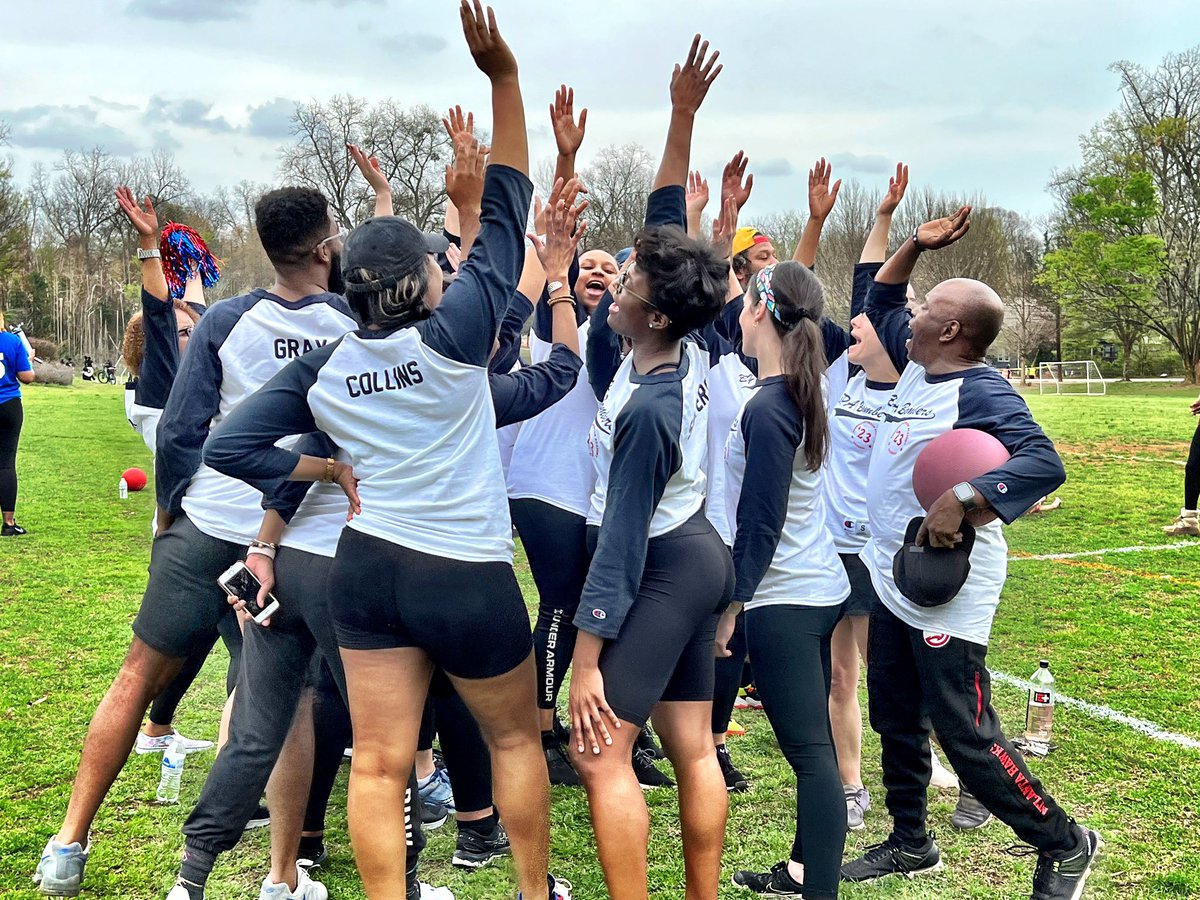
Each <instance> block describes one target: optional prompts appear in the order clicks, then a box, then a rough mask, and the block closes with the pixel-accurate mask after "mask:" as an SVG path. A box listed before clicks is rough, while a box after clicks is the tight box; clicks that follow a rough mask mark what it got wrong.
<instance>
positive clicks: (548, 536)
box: [509, 498, 591, 709]
mask: <svg viewBox="0 0 1200 900" xmlns="http://www.w3.org/2000/svg"><path fill="white" fill-rule="evenodd" d="M509 510H510V511H511V513H512V520H513V524H515V525H516V526H517V533H518V534H520V535H521V545H522V546H523V547H524V548H525V555H526V556H527V557H528V559H529V569H530V571H531V572H532V573H533V581H534V584H536V585H537V589H538V615H537V624H536V625H535V626H534V629H533V655H534V659H535V660H537V679H538V695H537V703H538V709H554V707H555V703H556V702H557V701H558V692H559V690H560V689H561V688H562V684H563V679H564V678H565V677H566V674H567V665H568V664H569V663H570V661H571V654H572V653H574V652H575V633H576V629H575V626H574V625H573V624H572V620H573V619H574V618H575V611H576V610H577V609H578V608H579V596H580V594H582V593H583V583H584V581H586V580H587V573H588V566H589V564H590V560H591V556H590V554H589V553H588V548H587V521H586V520H585V519H584V517H583V516H577V515H575V513H572V512H567V511H566V510H565V509H559V508H558V507H557V506H552V505H550V504H549V503H544V502H542V501H541V500H533V499H529V498H522V499H520V500H510V501H509Z"/></svg>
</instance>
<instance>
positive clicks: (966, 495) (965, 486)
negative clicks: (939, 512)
mask: <svg viewBox="0 0 1200 900" xmlns="http://www.w3.org/2000/svg"><path fill="white" fill-rule="evenodd" d="M950 490H952V491H954V499H955V500H957V501H958V502H959V503H961V504H962V505H963V509H965V510H966V511H967V512H970V511H971V510H973V509H974V508H975V488H973V487H971V484H970V482H967V481H960V482H959V483H958V484H956V485H955V486H954V487H952V488H950Z"/></svg>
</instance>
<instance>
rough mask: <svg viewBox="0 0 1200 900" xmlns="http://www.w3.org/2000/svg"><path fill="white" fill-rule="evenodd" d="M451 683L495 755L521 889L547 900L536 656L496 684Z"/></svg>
mask: <svg viewBox="0 0 1200 900" xmlns="http://www.w3.org/2000/svg"><path fill="white" fill-rule="evenodd" d="M447 674H449V673H447ZM450 681H451V683H452V684H453V685H454V689H455V690H456V691H458V693H459V696H461V697H462V699H463V702H464V703H466V704H467V709H469V710H470V711H471V715H473V716H474V717H475V721H476V722H478V723H479V731H480V733H481V734H482V735H483V739H484V741H486V742H487V745H488V751H489V752H490V753H491V757H492V784H493V786H494V787H493V790H494V792H495V799H496V806H497V807H499V808H500V810H502V812H503V815H504V830H505V831H506V832H508V839H509V842H510V843H511V844H512V852H513V862H514V863H515V865H516V869H517V884H518V887H519V889H520V890H521V893H522V895H523V896H525V897H529V898H535V897H538V898H540V897H542V896H545V893H546V872H547V869H548V867H549V864H550V862H549V857H550V778H549V776H548V775H547V773H546V757H545V755H543V753H542V735H541V730H540V729H539V728H538V717H537V677H536V674H535V670H534V665H533V654H532V653H530V654H529V656H527V657H526V658H525V661H524V662H522V663H521V664H520V665H518V666H517V667H515V668H514V669H512V670H511V671H509V672H506V673H505V674H503V675H497V676H496V677H495V678H456V677H454V676H453V675H451V676H450ZM355 734H356V735H357V732H355ZM354 752H355V753H356V754H357V752H358V751H357V750H355V751H354Z"/></svg>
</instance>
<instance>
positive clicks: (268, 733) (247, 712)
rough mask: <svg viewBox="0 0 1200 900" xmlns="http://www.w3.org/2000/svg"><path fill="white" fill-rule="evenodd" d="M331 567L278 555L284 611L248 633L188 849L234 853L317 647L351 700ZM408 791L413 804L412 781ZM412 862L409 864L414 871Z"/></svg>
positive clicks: (187, 826)
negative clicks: (334, 619) (330, 592)
mask: <svg viewBox="0 0 1200 900" xmlns="http://www.w3.org/2000/svg"><path fill="white" fill-rule="evenodd" d="M332 564H333V559H332V558H330V557H326V556H317V555H315V554H312V553H305V552H303V551H301V550H294V549H292V548H289V547H281V548H280V549H279V552H278V554H277V556H276V558H275V590H274V593H275V595H276V596H277V597H278V598H279V601H280V607H279V610H278V611H277V612H276V613H275V614H274V615H273V616H272V617H271V624H270V626H269V627H267V628H263V627H261V626H258V625H254V624H253V623H251V624H249V625H247V626H246V630H245V635H244V637H245V642H244V645H243V648H242V670H241V677H240V678H239V680H238V685H237V693H236V694H235V695H234V701H233V713H232V715H231V717H230V721H229V739H228V741H227V742H226V744H225V747H224V748H223V749H222V750H221V752H220V753H219V754H218V755H217V759H216V761H215V762H214V763H213V767H212V770H211V771H210V772H209V774H208V780H207V781H205V783H204V788H203V789H202V790H201V792H200V799H199V800H198V801H197V802H196V807H195V809H193V810H192V814H191V815H190V816H188V819H187V821H186V822H185V823H184V826H183V833H184V835H185V836H186V838H187V845H188V846H189V847H196V848H198V849H200V850H202V851H205V852H206V853H210V854H214V855H215V854H218V853H224V852H225V851H227V850H230V849H232V848H233V846H234V845H235V844H236V843H237V841H238V839H239V838H240V837H241V834H242V831H243V830H244V828H245V825H246V822H248V821H249V820H250V817H251V815H253V813H254V810H255V809H256V808H257V807H258V802H259V798H260V797H262V792H263V790H264V789H265V788H266V786H267V780H268V779H269V778H270V776H271V770H272V769H274V767H275V762H276V761H277V760H278V759H279V753H280V751H281V750H282V749H283V743H284V741H285V739H286V738H287V735H288V731H289V730H290V729H291V726H292V719H293V718H294V717H295V714H296V707H297V705H298V704H299V701H300V695H301V693H302V692H303V691H304V689H305V686H306V685H310V684H311V682H312V681H313V679H312V678H311V677H309V672H310V670H311V662H312V659H313V656H314V654H316V653H317V651H318V648H319V649H320V652H322V653H323V654H324V655H325V660H326V662H328V664H329V668H330V672H331V674H332V677H333V680H334V682H335V684H336V685H337V687H338V689H339V692H340V693H341V695H342V697H343V699H344V698H345V696H346V675H345V671H344V670H343V669H342V664H341V657H340V656H339V655H338V651H337V642H336V641H335V639H334V636H333V628H332V623H331V620H330V616H329V611H328V598H327V584H328V580H329V571H330V568H331V566H332ZM409 787H410V791H409V793H410V794H411V796H413V797H415V796H416V789H415V780H414V779H412V778H411V776H410V782H409ZM409 806H410V802H409V798H408V797H406V802H405V813H406V815H408V821H409V822H410V823H412V836H413V847H414V849H415V851H416V852H417V853H419V852H420V849H421V848H422V847H423V846H424V835H423V834H422V833H421V830H420V822H421V817H420V815H416V816H413V815H411V810H410V809H409ZM414 856H415V854H414ZM412 861H413V860H412V859H411V858H410V864H409V865H410V868H411V866H412Z"/></svg>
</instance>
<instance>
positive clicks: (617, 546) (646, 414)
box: [574, 381, 683, 639]
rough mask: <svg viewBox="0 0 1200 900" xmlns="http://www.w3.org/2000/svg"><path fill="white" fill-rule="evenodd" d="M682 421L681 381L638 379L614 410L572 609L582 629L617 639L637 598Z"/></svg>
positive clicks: (679, 459) (677, 461) (676, 462)
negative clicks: (590, 541)
mask: <svg viewBox="0 0 1200 900" xmlns="http://www.w3.org/2000/svg"><path fill="white" fill-rule="evenodd" d="M682 421H683V393H682V390H681V387H680V384H679V382H678V381H671V382H666V383H664V384H663V385H661V386H658V385H654V386H651V385H642V386H641V387H639V388H638V389H637V390H636V391H635V392H634V394H633V397H632V398H631V399H630V401H629V402H628V403H627V404H625V408H624V409H622V410H621V412H620V414H619V415H618V416H617V420H616V422H615V423H614V425H613V428H614V431H613V458H612V464H611V466H610V467H609V471H608V493H607V495H606V497H605V506H604V521H603V522H602V523H601V525H600V537H599V540H598V542H597V544H596V552H595V554H594V555H593V556H592V564H591V567H590V568H589V569H588V574H587V580H586V581H585V582H584V586H583V594H582V597H581V599H580V601H579V611H578V612H577V613H576V614H575V620H574V621H575V626H576V627H577V628H579V629H580V630H581V631H586V632H588V633H590V634H594V635H597V636H599V637H602V638H606V639H612V638H615V637H616V636H617V634H618V633H619V632H620V630H621V625H622V623H623V622H624V621H625V617H626V616H627V615H628V614H629V610H630V608H631V607H632V606H633V603H634V600H636V599H637V594H638V588H639V586H640V585H641V583H642V572H643V570H644V569H645V567H646V552H647V549H648V546H649V542H650V520H651V519H652V518H653V517H654V511H655V509H657V508H658V502H659V501H660V500H661V499H662V495H663V491H664V490H666V487H667V482H668V481H669V480H670V478H671V475H672V474H674V473H675V472H676V471H677V470H678V469H679V467H680V466H681V465H682V464H683V451H682V449H681V448H680V443H679V427H680V423H681V422H682Z"/></svg>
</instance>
